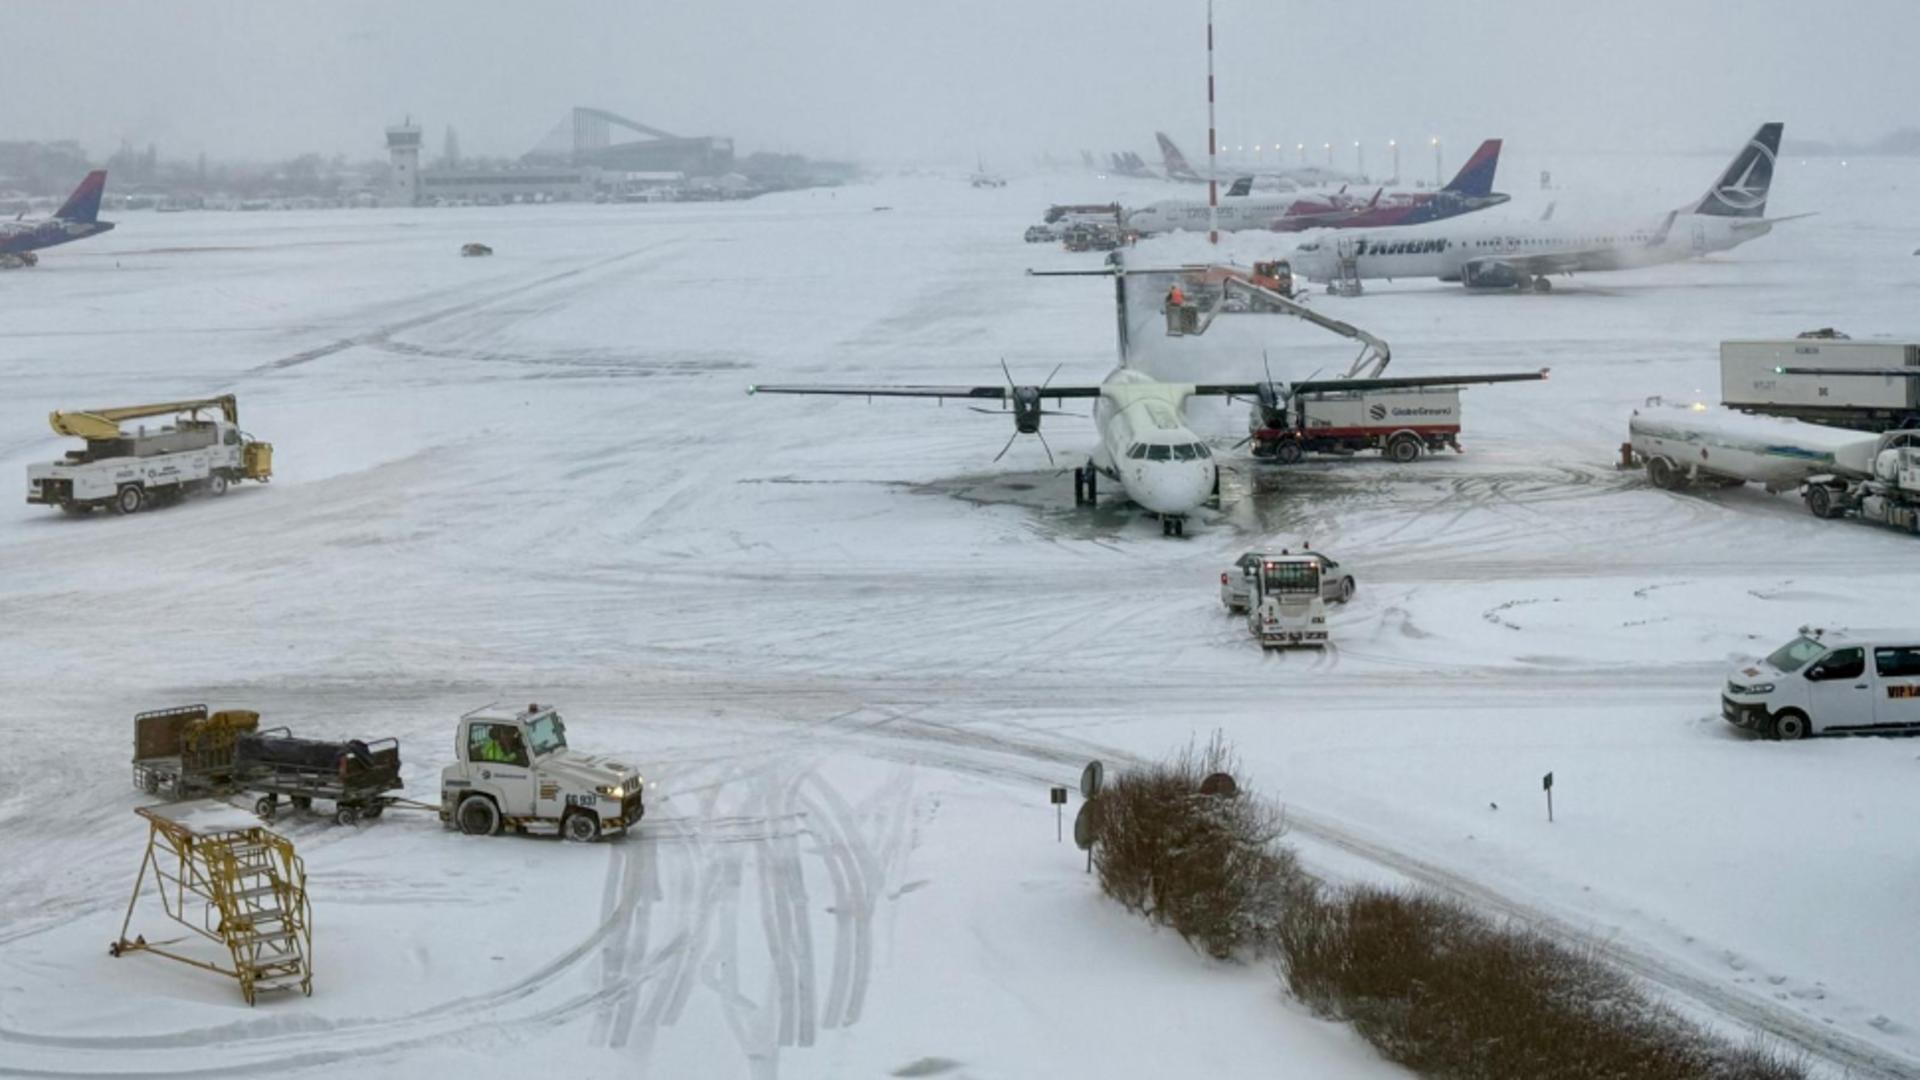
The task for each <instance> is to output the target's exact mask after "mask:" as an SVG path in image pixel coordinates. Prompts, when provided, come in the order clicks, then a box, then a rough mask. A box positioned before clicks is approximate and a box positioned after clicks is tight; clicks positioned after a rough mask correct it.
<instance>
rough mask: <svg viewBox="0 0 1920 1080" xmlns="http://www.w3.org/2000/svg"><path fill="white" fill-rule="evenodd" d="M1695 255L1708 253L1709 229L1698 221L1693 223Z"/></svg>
mask: <svg viewBox="0 0 1920 1080" xmlns="http://www.w3.org/2000/svg"><path fill="white" fill-rule="evenodd" d="M1693 253H1694V254H1695V255H1705V254H1706V253H1707V227H1706V225H1705V224H1704V223H1702V222H1698V221H1696V222H1694V223H1693Z"/></svg>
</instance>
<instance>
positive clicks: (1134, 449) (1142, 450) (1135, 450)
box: [1127, 442, 1147, 461]
mask: <svg viewBox="0 0 1920 1080" xmlns="http://www.w3.org/2000/svg"><path fill="white" fill-rule="evenodd" d="M1127 456H1128V457H1130V458H1133V459H1134V460H1136V461H1138V460H1139V459H1141V458H1143V457H1146V456H1147V444H1146V443H1139V442H1137V443H1134V444H1133V445H1132V446H1130V447H1128V448H1127Z"/></svg>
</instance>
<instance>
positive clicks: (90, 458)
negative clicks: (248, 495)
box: [27, 394, 273, 514]
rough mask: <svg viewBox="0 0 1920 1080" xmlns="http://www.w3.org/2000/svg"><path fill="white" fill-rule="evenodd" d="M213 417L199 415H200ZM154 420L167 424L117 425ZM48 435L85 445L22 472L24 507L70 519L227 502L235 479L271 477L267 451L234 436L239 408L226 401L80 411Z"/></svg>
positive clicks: (61, 417)
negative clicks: (179, 503) (101, 511)
mask: <svg viewBox="0 0 1920 1080" xmlns="http://www.w3.org/2000/svg"><path fill="white" fill-rule="evenodd" d="M213 411H217V412H218V413H219V416H218V417H205V418H203V417H202V416H201V413H203V412H213ZM152 416H165V417H171V418H172V423H169V424H165V425H162V426H159V427H156V428H152V429H149V428H148V427H147V426H146V425H145V424H141V425H138V426H137V427H135V428H134V429H133V430H132V431H127V430H124V429H123V428H122V427H121V425H122V424H123V423H124V422H126V421H128V420H140V419H144V418H147V417H152ZM48 422H49V423H50V424H52V425H53V430H54V431H56V432H58V433H59V434H61V435H71V436H73V437H74V438H77V439H85V440H86V444H87V445H86V448H85V449H82V450H69V451H67V455H66V457H65V458H64V459H62V460H60V461H53V462H46V463H44V464H39V465H29V466H27V501H28V502H29V503H38V504H41V505H44V506H57V507H59V508H60V509H62V510H64V511H66V512H67V513H69V514H86V513H90V512H92V510H93V509H94V508H95V507H112V508H113V510H114V512H116V513H120V514H132V513H135V512H137V511H139V510H141V509H142V508H145V507H149V506H152V505H154V504H156V503H159V502H167V501H173V500H177V499H181V498H184V497H186V496H187V495H190V494H195V493H199V492H205V493H206V494H209V495H225V494H226V493H227V487H228V486H229V485H230V484H234V483H237V482H239V481H241V480H256V481H259V482H261V483H265V482H266V481H267V480H268V479H270V478H271V477H272V476H273V446H272V445H271V444H270V443H264V442H259V441H258V440H255V439H254V438H252V437H251V436H249V435H247V434H246V433H245V432H243V431H241V430H240V405H239V402H238V401H236V400H235V399H234V396H233V395H232V394H222V395H220V396H219V397H211V398H201V399H199V400H196V401H163V402H159V403H157V404H153V405H128V406H123V407H121V408H115V409H92V410H89V411H86V412H56V413H54V414H53V415H52V416H50V417H49V418H48Z"/></svg>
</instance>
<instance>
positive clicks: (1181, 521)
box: [1160, 514, 1187, 536]
mask: <svg viewBox="0 0 1920 1080" xmlns="http://www.w3.org/2000/svg"><path fill="white" fill-rule="evenodd" d="M1160 535H1161V536H1185V535H1187V519H1186V518H1183V517H1174V516H1172V515H1171V514H1169V515H1167V516H1166V517H1163V518H1161V519H1160Z"/></svg>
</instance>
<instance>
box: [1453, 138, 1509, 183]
mask: <svg viewBox="0 0 1920 1080" xmlns="http://www.w3.org/2000/svg"><path fill="white" fill-rule="evenodd" d="M1499 167H1500V140H1499V139H1488V140H1487V141H1486V142H1483V143H1481V144H1480V149H1478V150H1475V151H1474V152H1473V156H1472V157H1470V158H1468V159H1467V163H1466V164H1465V165H1462V166H1460V171H1459V173H1457V174H1456V175H1455V176H1454V178H1453V179H1452V180H1451V181H1449V182H1448V184H1447V186H1446V188H1445V190H1447V191H1451V192H1453V193H1454V194H1456V195H1467V196H1473V197H1485V196H1488V195H1491V194H1493V174H1494V171H1495V170H1496V169H1498V168H1499Z"/></svg>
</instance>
